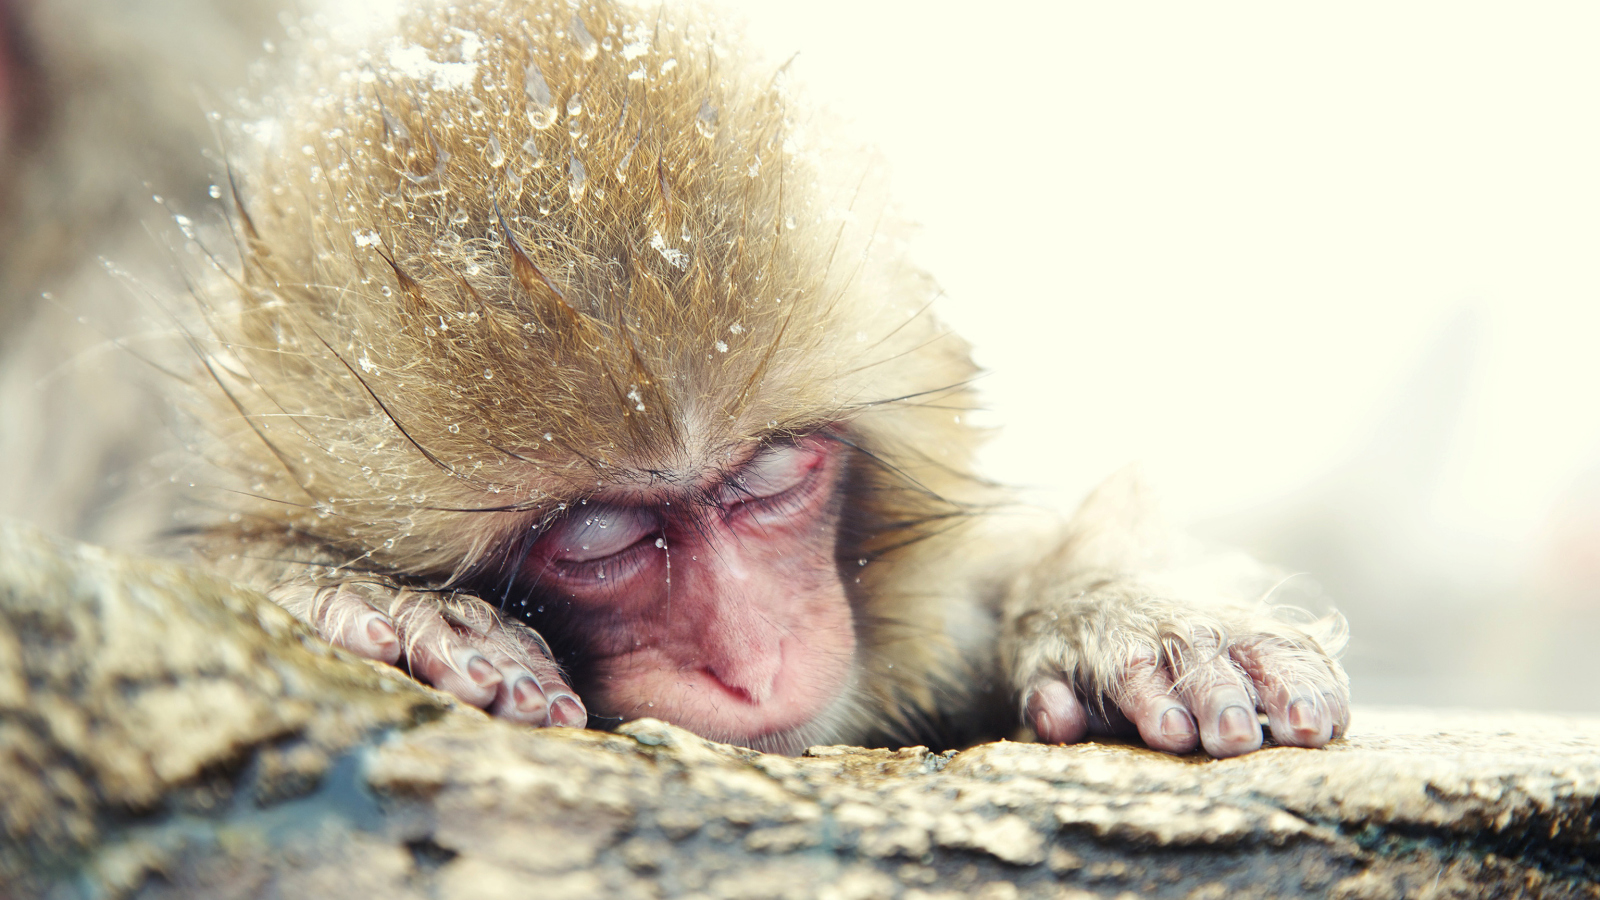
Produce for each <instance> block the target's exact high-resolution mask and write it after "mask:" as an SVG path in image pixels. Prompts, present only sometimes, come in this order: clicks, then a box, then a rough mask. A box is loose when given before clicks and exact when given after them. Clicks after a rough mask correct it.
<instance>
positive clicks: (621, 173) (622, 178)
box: [616, 135, 643, 184]
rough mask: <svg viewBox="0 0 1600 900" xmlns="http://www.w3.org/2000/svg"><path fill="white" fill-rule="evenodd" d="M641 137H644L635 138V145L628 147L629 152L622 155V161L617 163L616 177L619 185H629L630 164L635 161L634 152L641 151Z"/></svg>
mask: <svg viewBox="0 0 1600 900" xmlns="http://www.w3.org/2000/svg"><path fill="white" fill-rule="evenodd" d="M641 137H643V135H640V136H638V137H635V138H634V139H633V143H632V144H630V145H629V146H628V149H627V152H625V153H623V154H622V159H620V160H618V161H617V172H616V175H617V183H618V184H627V183H628V163H630V162H632V161H633V151H635V150H637V149H639V140H640V138H641Z"/></svg>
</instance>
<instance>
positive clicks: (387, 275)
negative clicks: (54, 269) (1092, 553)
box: [202, 0, 988, 751]
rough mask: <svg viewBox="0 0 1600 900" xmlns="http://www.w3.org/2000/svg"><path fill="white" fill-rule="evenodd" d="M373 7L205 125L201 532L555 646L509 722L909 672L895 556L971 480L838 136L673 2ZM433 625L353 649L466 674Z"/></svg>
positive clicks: (642, 711) (943, 646) (936, 342)
mask: <svg viewBox="0 0 1600 900" xmlns="http://www.w3.org/2000/svg"><path fill="white" fill-rule="evenodd" d="M396 35H397V36H389V37H384V38H382V39H377V40H369V41H366V42H362V41H359V40H357V41H352V42H351V43H350V44H349V45H348V46H344V47H343V48H342V49H328V48H327V44H326V42H324V43H323V44H320V45H319V47H320V48H321V49H320V52H319V53H318V54H317V55H309V54H308V55H306V56H305V57H303V58H299V59H296V60H295V61H294V62H293V63H292V66H293V69H292V71H293V75H292V77H291V78H290V79H289V86H288V87H287V88H285V89H283V90H280V91H279V92H277V93H274V94H270V95H269V96H268V98H267V99H266V100H265V101H262V103H261V104H260V106H259V107H257V108H253V109H252V110H250V115H249V117H248V118H247V119H246V120H245V121H244V123H243V124H242V125H241V126H240V128H239V129H238V131H237V133H236V137H237V144H236V152H237V154H238V155H239V156H241V157H245V158H248V159H249V160H250V163H249V164H248V165H247V167H246V168H247V172H248V174H247V175H246V176H245V177H244V178H243V180H241V181H239V182H238V183H237V184H236V185H235V191H236V198H237V199H236V203H235V205H234V207H233V209H232V210H231V212H232V218H233V221H234V228H235V231H236V232H237V234H238V236H239V242H238V245H239V248H240V249H239V261H238V263H237V265H233V266H227V265H225V266H223V269H224V275H223V276H222V277H221V278H219V279H214V281H217V282H219V283H220V284H221V286H220V287H219V288H217V289H215V290H214V291H212V292H211V293H210V294H209V295H208V297H207V300H206V306H207V316H208V319H209V325H208V327H209V330H210V334H211V336H212V338H213V339H214V340H213V343H212V344H210V345H209V346H207V347H206V348H205V349H204V351H203V354H202V356H203V358H204V361H205V368H206V370H207V371H206V378H205V384H204V391H205V393H206V394H207V395H208V396H209V398H210V399H209V401H208V402H209V404H210V406H209V407H208V408H210V409H214V410H215V409H220V410H221V412H220V413H207V414H206V415H207V416H208V417H209V418H210V419H211V420H212V422H213V424H212V426H211V430H212V431H213V432H214V433H215V435H216V437H215V439H214V441H213V443H212V444H211V448H212V449H211V453H210V456H211V458H212V459H213V460H214V461H216V462H218V463H219V464H221V465H222V466H224V467H225V468H227V469H229V470H230V471H231V472H232V473H233V477H234V478H235V479H236V480H237V482H238V485H239V486H238V488H237V492H235V493H233V494H232V495H231V497H232V498H233V499H230V500H228V508H229V509H230V510H231V511H232V513H233V515H232V516H231V520H232V521H230V522H225V523H216V524H214V525H213V527H211V528H210V530H209V531H208V537H207V540H208V543H209V547H210V552H211V553H212V554H213V555H214V556H216V557H218V558H225V557H228V556H233V557H237V558H249V559H259V558H261V557H263V556H270V557H271V558H272V560H273V562H272V563H271V564H270V567H276V568H275V569H274V570H273V571H272V573H271V574H269V575H268V576H265V577H266V578H267V580H269V581H272V582H279V581H283V580H285V579H290V578H293V577H298V576H296V575H294V572H299V573H302V574H304V577H305V578H307V579H309V580H310V581H311V582H314V583H317V584H324V585H325V584H328V583H333V582H340V583H343V582H350V581H357V582H359V581H362V580H367V581H370V582H372V583H374V584H381V585H382V586H383V587H384V588H385V589H395V590H403V591H408V592H410V593H409V594H408V596H417V595H419V594H420V595H426V594H428V593H430V592H432V593H435V594H436V595H440V596H444V595H448V596H451V597H460V596H469V597H471V598H476V599H477V600H479V601H481V602H483V603H486V604H488V605H490V606H492V607H493V608H494V610H495V615H496V616H497V617H498V618H497V621H498V620H509V621H520V622H521V623H524V624H526V625H527V626H529V627H531V628H532V629H533V630H534V631H536V632H537V636H536V638H537V637H538V636H542V642H536V643H535V645H534V646H537V647H539V648H548V651H549V653H548V655H549V656H550V657H552V659H553V660H554V661H555V662H556V663H559V664H560V665H561V666H562V667H564V669H563V671H562V672H561V673H559V674H555V675H554V676H552V675H551V674H550V672H548V671H547V672H546V673H545V674H544V675H542V676H541V677H539V678H537V679H536V681H537V682H539V685H540V686H541V687H542V693H543V696H544V700H543V701H541V700H540V698H539V697H537V696H534V697H533V708H534V709H535V718H539V717H544V716H550V717H552V718H553V720H554V721H558V722H573V721H581V718H580V716H581V713H578V712H575V711H574V710H573V708H572V705H573V704H575V703H576V704H581V706H580V708H586V709H587V711H588V713H589V714H590V715H593V716H596V717H597V718H598V719H599V720H601V721H608V720H609V721H615V720H620V719H628V718H635V717H639V716H644V715H652V716H657V717H660V718H663V719H667V720H669V721H672V722H675V723H677V724H680V725H683V726H685V727H688V728H691V729H693V730H695V731H697V732H699V733H701V734H704V735H707V736H709V737H713V738H718V739H722V740H727V741H733V742H737V743H742V744H746V745H749V746H755V747H765V748H771V749H779V750H788V751H795V750H798V749H799V748H801V747H803V746H805V744H806V743H808V742H812V741H815V740H820V739H825V738H826V739H832V738H835V737H837V736H839V735H850V734H861V733H863V732H864V730H867V729H871V728H878V727H881V724H882V721H883V719H882V717H883V712H882V711H883V710H884V709H886V708H895V709H899V708H905V706H906V705H905V704H904V702H903V698H904V697H907V696H925V695H927V694H928V693H929V692H930V691H931V690H933V685H934V684H935V683H936V682H937V681H938V679H939V678H940V677H941V676H942V675H943V674H944V673H945V672H946V671H947V670H953V668H954V667H956V666H958V665H959V663H958V661H957V656H958V654H957V653H956V652H955V651H954V649H953V644H952V642H951V640H950V638H949V637H948V636H947V631H948V629H947V628H946V626H945V625H944V624H943V623H942V622H941V621H940V617H941V613H940V612H939V610H938V608H937V606H936V605H935V606H934V607H932V608H930V607H929V605H928V604H927V602H926V600H925V598H924V595H925V594H926V593H927V591H928V589H929V588H928V585H927V584H925V583H924V582H925V580H926V579H927V578H931V577H935V576H934V574H933V573H935V572H937V571H938V569H939V567H938V566H937V565H933V564H929V565H927V566H926V574H918V573H917V572H916V571H915V570H916V569H917V568H918V567H919V564H917V563H916V562H915V560H917V559H923V560H924V561H926V560H927V558H928V557H927V554H929V553H930V552H932V553H935V554H947V553H949V552H951V550H952V546H951V545H950V544H949V543H948V541H949V535H950V533H951V531H952V529H955V528H958V527H959V525H960V524H961V522H962V520H963V517H964V514H965V513H966V512H968V511H970V510H971V509H972V508H973V507H974V506H975V505H976V504H978V503H981V502H982V498H983V497H984V496H985V492H986V491H987V490H988V489H987V488H986V487H985V486H984V485H983V484H982V483H981V482H980V481H979V480H978V479H976V478H975V477H973V476H972V475H971V474H970V466H971V458H970V457H971V453H972V450H973V447H974V444H975V440H976V437H977V435H978V432H977V431H976V430H975V429H973V428H971V427H969V426H967V425H964V424H962V423H961V417H960V414H961V411H962V409H963V408H964V407H966V406H967V405H969V404H970V403H971V397H970V392H969V388H968V386H967V385H968V382H969V381H970V379H971V378H972V376H973V374H974V367H973V365H972V363H971V362H970V360H969V357H968V352H967V347H966V345H965V344H964V343H963V342H962V341H961V340H960V339H959V338H957V337H955V336H954V335H952V334H950V333H949V332H948V331H947V330H945V329H944V328H943V327H942V326H941V325H940V324H939V323H938V322H937V321H936V320H935V319H934V318H932V316H931V315H930V314H929V312H928V303H929V301H930V300H931V299H932V297H933V296H934V294H935V293H936V288H935V287H934V285H933V284H932V282H931V281H930V280H929V279H928V278H927V277H926V276H925V275H923V274H922V273H921V272H919V271H918V270H916V269H915V268H914V267H913V266H911V265H910V264H909V263H908V262H907V261H906V260H905V258H904V255H903V248H902V242H900V241H899V240H898V239H897V238H896V235H895V228H896V226H895V225H894V222H893V220H892V217H890V216H888V215H887V214H886V213H885V204H884V201H883V199H882V198H881V196H879V194H878V185H879V184H881V182H882V181H883V178H882V173H881V172H879V171H877V163H876V162H875V161H874V160H873V158H872V157H871V155H870V154H864V153H860V152H858V151H855V150H854V149H852V148H850V147H848V146H833V145H829V144H827V143H826V142H825V141H826V138H825V137H822V136H819V135H816V134H813V133H812V131H811V129H810V125H811V120H810V119H809V118H808V115H807V113H806V111H805V109H804V107H803V105H802V104H800V103H798V102H797V101H796V100H795V99H794V98H793V97H792V96H791V90H790V88H789V86H788V85H787V84H786V78H785V75H784V72H783V71H782V70H781V69H777V68H760V67H758V66H754V65H751V64H749V63H747V62H745V61H743V60H741V59H740V58H739V57H738V56H737V51H736V50H735V49H734V48H731V47H730V46H729V45H728V44H726V43H725V35H724V33H723V32H722V31H720V30H718V28H717V27H716V26H714V25H713V24H712V23H711V20H709V19H706V18H704V17H703V16H702V15H701V14H700V13H698V12H696V11H694V10H692V9H691V10H687V11H686V10H665V11H655V10H646V9H642V8H636V7H632V6H627V5H621V4H612V3H607V2H597V3H592V4H585V5H582V6H581V7H578V8H576V9H574V8H572V7H570V6H568V5H567V4H555V3H540V2H534V3H530V2H525V0H471V2H466V3H460V4H456V5H452V6H451V7H449V8H448V9H447V10H432V11H428V12H417V13H413V14H410V15H408V16H407V17H405V18H404V19H403V20H402V21H401V22H400V24H399V25H398V28H397V30H396ZM308 43H310V42H309V41H308ZM336 46H337V45H336ZM824 162H827V163H828V165H826V166H825V165H823V163H824ZM830 179H832V180H830ZM263 547H273V548H276V549H275V550H274V551H273V552H272V553H270V554H267V553H263V552H261V548H263ZM930 547H931V548H933V549H930ZM938 547H944V548H945V549H943V550H939V549H937V548H938ZM257 567H258V568H260V565H258V566H257ZM908 568H910V569H911V570H912V574H909V575H908V574H907V570H908ZM890 572H895V573H896V574H895V575H894V576H893V577H888V573H890ZM307 573H308V574H307ZM446 618H447V619H448V620H449V621H448V623H447V624H448V627H447V628H444V629H435V630H434V632H427V633H436V634H437V637H435V638H423V637H421V634H423V633H424V632H426V631H427V630H426V629H412V630H411V633H409V634H395V635H392V636H391V635H385V634H380V635H379V639H381V640H379V643H384V642H386V641H389V640H390V639H391V637H392V639H393V642H394V643H395V644H396V645H404V646H403V648H401V649H400V650H399V651H398V655H402V656H407V657H408V658H410V659H411V660H412V665H413V668H414V669H416V668H417V667H418V663H417V659H418V657H419V656H426V655H427V653H428V650H429V648H428V646H427V645H428V644H429V643H430V642H431V643H432V644H434V645H436V646H434V653H435V655H436V656H438V657H440V658H441V659H443V660H444V666H445V668H446V669H450V670H453V671H454V673H455V674H456V675H458V676H463V677H467V678H469V680H470V677H471V675H472V673H473V671H474V670H473V666H474V664H475V661H474V660H471V659H468V660H467V661H465V662H462V661H461V660H462V657H461V656H460V655H459V654H457V655H454V656H452V653H453V651H451V650H450V649H449V643H450V640H451V635H452V634H453V635H457V636H459V635H461V634H465V633H468V632H470V631H471V630H472V628H471V626H470V624H469V623H468V620H469V619H471V616H470V615H466V614H459V613H458V614H457V615H455V616H454V617H450V616H447V617H446ZM913 623H914V624H913ZM486 627H489V628H491V629H492V628H493V627H495V626H486ZM911 627H914V628H915V629H916V630H917V631H919V632H921V633H924V638H923V639H921V640H918V641H906V640H904V636H905V635H904V632H905V630H906V629H907V628H911ZM401 631H405V629H401ZM385 646H387V644H385ZM386 653H387V651H386ZM513 655H514V654H513ZM535 655H537V654H535ZM491 656H492V654H491ZM491 662H492V660H491ZM897 664H898V666H899V671H898V672H896V666H897ZM423 667H424V668H426V666H425V665H424V666H423ZM502 668H503V667H502ZM478 670H480V671H481V672H482V673H483V674H484V675H485V678H491V677H492V673H491V672H490V670H487V669H485V668H484V666H483V665H481V664H480V665H478ZM552 671H553V670H552ZM449 674H450V673H448V672H446V673H445V675H446V676H448V675H449ZM500 674H501V675H502V676H504V682H503V684H509V683H510V682H512V681H513V680H514V675H513V673H510V672H508V671H502V672H501V673H500ZM552 677H554V678H555V679H556V682H557V683H558V684H559V683H560V682H562V681H563V679H564V680H565V681H568V682H570V683H571V685H572V687H573V689H574V690H575V692H576V695H577V696H576V697H573V696H572V695H571V694H569V693H565V692H564V691H555V690H554V689H553V688H552V687H551V685H550V684H548V683H546V682H548V681H550V679H551V678H552ZM436 683H437V681H436ZM480 686H481V683H480ZM557 694H559V697H560V698H561V708H562V709H564V710H565V713H564V715H556V712H555V711H556V697H557ZM578 698H581V700H579V699H578ZM502 700H503V701H504V702H505V703H508V704H510V705H512V706H514V705H515V702H516V698H514V697H513V698H511V699H509V700H505V699H504V698H502ZM546 702H547V703H548V706H546V705H541V704H543V703H546Z"/></svg>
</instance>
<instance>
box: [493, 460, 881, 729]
mask: <svg viewBox="0 0 1600 900" xmlns="http://www.w3.org/2000/svg"><path fill="white" fill-rule="evenodd" d="M842 456H843V454H842V452H841V448H840V445H838V444H836V443H834V442H833V441H831V440H829V439H828V438H826V437H823V436H811V437H805V438H801V439H799V440H795V441H789V442H782V443H775V444H771V445H768V446H765V447H761V448H759V449H757V450H755V451H754V452H753V453H750V454H748V456H747V458H746V459H745V460H744V461H743V462H742V463H741V464H739V465H737V466H735V467H733V468H732V469H731V470H729V471H726V472H717V473H709V474H706V475H700V476H698V477H691V478H687V479H685V478H673V479H672V481H675V482H679V484H677V485H673V486H667V487H645V488H642V489H640V488H635V489H632V490H625V491H614V492H608V493H602V494H600V495H597V496H596V497H594V498H591V499H589V500H588V501H586V502H585V503H582V504H579V505H576V506H574V507H573V508H571V509H570V510H569V512H568V514H567V515H566V516H564V517H563V518H560V519H557V520H556V521H554V522H553V523H552V524H551V525H550V526H549V527H548V528H547V529H546V530H545V532H544V533H543V534H542V535H541V536H540V537H538V539H537V540H536V541H535V542H534V544H533V546H532V548H531V549H530V550H529V552H528V553H527V554H526V558H525V559H523V560H521V561H520V563H518V564H519V565H520V566H521V568H522V570H523V571H522V573H521V578H522V580H523V581H524V582H525V583H529V584H531V585H533V586H534V587H533V591H534V592H535V594H536V596H538V597H539V603H538V604H537V605H536V606H535V607H534V608H535V609H543V610H544V612H543V613H542V614H540V613H535V614H533V615H532V616H530V618H529V622H530V624H532V625H534V627H535V628H537V629H539V631H540V632H541V633H543V634H545V635H546V636H547V637H551V639H552V641H553V642H554V643H556V645H557V646H556V651H557V653H558V655H566V656H570V657H571V658H573V659H574V660H575V661H576V663H577V666H576V668H577V669H578V671H577V672H576V673H575V674H576V685H577V687H578V689H579V691H580V693H581V694H582V695H583V697H584V699H585V701H586V702H587V703H588V705H589V708H590V710H591V711H592V712H594V713H596V714H598V715H599V716H601V717H616V718H619V719H631V718H637V717H639V716H657V717H660V718H664V719H667V720H669V721H672V722H675V723H677V724H680V725H683V726H684V727H687V728H690V729H692V730H694V731H696V732H698V733H700V734H704V735H708V736H712V737H715V738H718V739H721V740H725V741H731V742H734V743H739V744H744V745H746V746H755V747H764V748H769V749H778V750H788V751H790V752H793V751H796V750H798V749H800V747H799V746H791V745H792V744H794V743H795V742H796V741H797V740H798V738H797V737H796V732H797V731H799V730H803V729H804V727H805V726H807V725H809V724H813V723H815V722H817V721H818V720H820V719H824V718H826V717H827V714H828V712H829V708H830V706H831V705H833V704H834V703H835V702H836V701H837V699H838V698H839V697H840V696H842V694H843V693H844V691H845V688H846V687H847V685H848V683H849V682H850V679H851V673H852V671H853V668H854V654H855V646H856V640H855V635H854V628H853V623H852V618H853V617H852V614H851V608H850V601H849V599H848V597H847V594H846V592H845V589H844V584H843V580H842V578H841V577H840V573H839V569H838V566H837V563H836V561H835V545H836V543H837V535H838V531H839V516H840V505H841V504H840V486H841V483H842V469H843V465H842V463H843V460H842ZM685 481H688V482H689V483H688V484H684V483H683V482H685ZM556 636H564V639H563V638H562V637H556ZM563 644H564V645H566V646H562V645H563Z"/></svg>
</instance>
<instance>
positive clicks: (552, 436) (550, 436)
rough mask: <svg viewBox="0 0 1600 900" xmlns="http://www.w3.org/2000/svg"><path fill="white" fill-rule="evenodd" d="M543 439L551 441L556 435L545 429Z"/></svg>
mask: <svg viewBox="0 0 1600 900" xmlns="http://www.w3.org/2000/svg"><path fill="white" fill-rule="evenodd" d="M544 439H545V440H547V441H553V440H555V439H556V436H555V435H553V434H551V433H550V432H548V431H546V432H545V433H544Z"/></svg>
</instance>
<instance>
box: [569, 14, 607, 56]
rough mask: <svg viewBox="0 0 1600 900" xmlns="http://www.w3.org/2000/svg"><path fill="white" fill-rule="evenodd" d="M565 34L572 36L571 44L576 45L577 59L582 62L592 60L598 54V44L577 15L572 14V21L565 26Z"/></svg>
mask: <svg viewBox="0 0 1600 900" xmlns="http://www.w3.org/2000/svg"><path fill="white" fill-rule="evenodd" d="M567 33H568V34H571V35H572V41H573V43H575V44H577V45H578V58H579V59H581V60H583V61H584V62H588V61H589V60H591V59H594V58H595V56H596V55H597V54H598V53H599V52H600V42H599V41H597V40H595V39H594V35H592V34H590V33H589V29H587V28H585V27H584V25H583V20H582V19H580V18H578V14H577V13H573V14H572V21H571V22H570V23H568V25H567Z"/></svg>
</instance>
